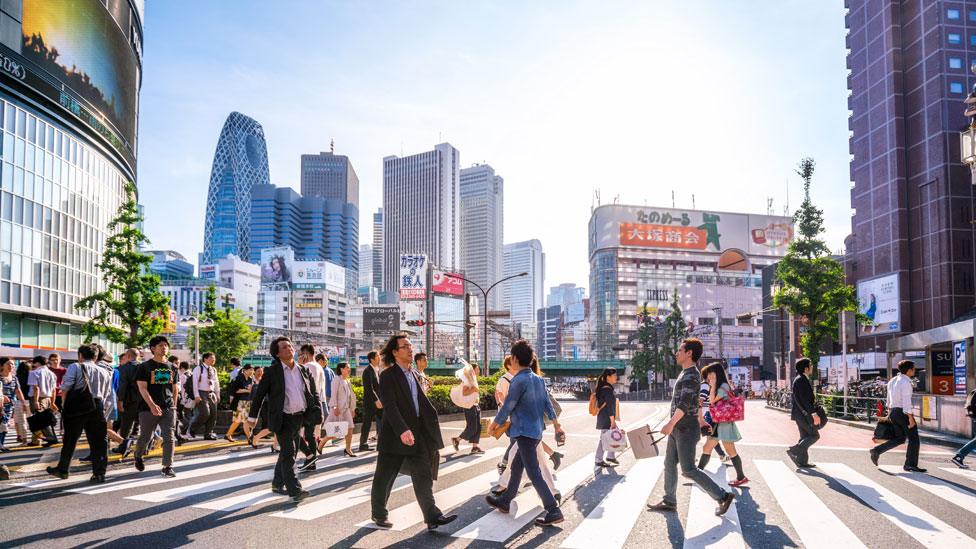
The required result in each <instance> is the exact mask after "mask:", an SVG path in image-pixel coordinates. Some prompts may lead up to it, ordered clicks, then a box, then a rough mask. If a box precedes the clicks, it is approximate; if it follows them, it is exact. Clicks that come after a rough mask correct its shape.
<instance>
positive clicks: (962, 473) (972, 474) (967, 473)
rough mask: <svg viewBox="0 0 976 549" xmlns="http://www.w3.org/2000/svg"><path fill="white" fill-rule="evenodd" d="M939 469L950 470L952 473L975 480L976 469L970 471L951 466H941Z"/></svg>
mask: <svg viewBox="0 0 976 549" xmlns="http://www.w3.org/2000/svg"><path fill="white" fill-rule="evenodd" d="M941 469H942V470H943V471H948V472H950V473H952V474H954V475H960V476H964V477H966V478H967V479H969V480H972V481H974V482H976V471H971V470H967V469H958V468H956V467H953V468H949V467H942V468H941Z"/></svg>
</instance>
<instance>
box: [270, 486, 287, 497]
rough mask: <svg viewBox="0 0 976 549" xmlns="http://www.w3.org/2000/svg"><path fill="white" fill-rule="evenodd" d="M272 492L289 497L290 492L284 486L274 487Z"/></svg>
mask: <svg viewBox="0 0 976 549" xmlns="http://www.w3.org/2000/svg"><path fill="white" fill-rule="evenodd" d="M271 491H272V492H274V493H275V494H280V495H282V496H287V495H288V490H286V489H285V487H284V486H272V487H271Z"/></svg>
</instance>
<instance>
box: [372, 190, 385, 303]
mask: <svg viewBox="0 0 976 549" xmlns="http://www.w3.org/2000/svg"><path fill="white" fill-rule="evenodd" d="M372 267H373V284H372V286H373V287H374V288H376V290H377V291H380V290H382V289H383V208H380V209H379V210H377V211H376V213H374V214H373V264H372Z"/></svg>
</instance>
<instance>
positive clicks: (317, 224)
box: [248, 185, 359, 296]
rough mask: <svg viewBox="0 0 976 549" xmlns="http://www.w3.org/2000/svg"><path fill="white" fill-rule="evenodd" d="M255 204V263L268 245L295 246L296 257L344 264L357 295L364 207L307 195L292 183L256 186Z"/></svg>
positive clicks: (350, 287) (352, 292) (349, 292)
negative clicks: (360, 230) (360, 235)
mask: <svg viewBox="0 0 976 549" xmlns="http://www.w3.org/2000/svg"><path fill="white" fill-rule="evenodd" d="M250 209H251V227H250V232H251V246H250V250H251V251H250V253H251V255H250V256H249V258H248V259H249V261H250V262H252V263H260V262H261V250H263V249H265V248H274V247H277V246H290V247H291V248H292V249H293V250H294V251H295V259H298V260H302V261H314V260H325V261H329V262H332V263H335V264H337V265H341V266H342V267H344V268H345V269H346V291H347V294H346V295H349V296H354V295H356V287H357V284H358V282H359V247H358V246H359V245H358V242H359V210H358V209H357V208H356V206H355V205H354V204H351V203H349V202H342V201H339V200H329V199H326V198H321V197H315V196H311V197H310V196H302V195H300V194H298V193H297V192H295V190H294V189H292V188H291V187H277V186H275V185H256V186H255V187H254V188H253V189H252V190H251V204H250Z"/></svg>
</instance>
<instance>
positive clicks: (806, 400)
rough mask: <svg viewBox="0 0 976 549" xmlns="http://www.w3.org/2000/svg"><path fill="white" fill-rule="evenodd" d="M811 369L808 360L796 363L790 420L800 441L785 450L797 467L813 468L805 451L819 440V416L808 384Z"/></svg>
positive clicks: (811, 388) (804, 359) (811, 387)
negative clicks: (793, 422) (798, 432)
mask: <svg viewBox="0 0 976 549" xmlns="http://www.w3.org/2000/svg"><path fill="white" fill-rule="evenodd" d="M812 367H813V365H812V363H811V362H810V359H809V358H801V359H800V360H797V361H796V378H795V379H794V380H793V408H792V410H790V419H792V420H793V421H795V422H796V426H797V428H798V429H799V430H800V441H799V442H797V443H796V445H794V446H791V447H790V448H788V449H787V450H786V455H788V456H789V457H790V459H791V460H793V463H794V464H795V465H796V466H797V467H815V465H814V464H812V463H810V456H809V454H808V453H807V450H809V449H810V447H811V446H813V443H815V442H817V441H818V440H820V433H818V432H817V427H818V426H819V425H820V416H818V415H817V412H816V408H815V406H816V401H815V400H814V397H813V385H811V384H810V378H809V377H808V376H809V375H810V369H811V368H812Z"/></svg>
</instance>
